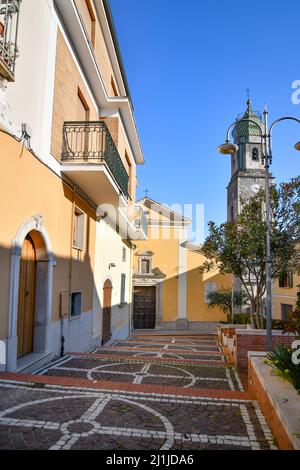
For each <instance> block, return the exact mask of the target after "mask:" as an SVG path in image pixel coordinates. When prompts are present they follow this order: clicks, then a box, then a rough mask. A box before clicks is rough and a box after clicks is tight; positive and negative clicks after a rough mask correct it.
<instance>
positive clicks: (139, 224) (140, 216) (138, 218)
mask: <svg viewBox="0 0 300 470" xmlns="http://www.w3.org/2000/svg"><path fill="white" fill-rule="evenodd" d="M135 227H136V228H140V229H142V230H143V232H144V234H145V235H146V236H147V235H148V219H147V217H146V214H145V212H144V211H143V209H142V208H141V207H140V206H136V208H135Z"/></svg>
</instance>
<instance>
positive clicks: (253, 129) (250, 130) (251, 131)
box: [232, 99, 264, 141]
mask: <svg viewBox="0 0 300 470" xmlns="http://www.w3.org/2000/svg"><path fill="white" fill-rule="evenodd" d="M239 119H251V121H254V122H256V123H257V124H254V122H247V121H243V122H239V123H237V125H236V126H235V128H234V129H233V132H232V135H233V137H234V140H235V141H240V139H241V137H242V138H244V139H245V140H247V138H249V137H250V136H257V137H260V136H261V132H260V130H259V127H260V129H261V130H262V131H263V127H264V125H263V121H262V116H261V114H260V112H259V111H253V109H252V103H251V100H250V99H248V101H247V109H246V112H245V113H244V114H239V115H238V117H237V119H236V120H237V121H238V120H239ZM258 126H259V127H258Z"/></svg>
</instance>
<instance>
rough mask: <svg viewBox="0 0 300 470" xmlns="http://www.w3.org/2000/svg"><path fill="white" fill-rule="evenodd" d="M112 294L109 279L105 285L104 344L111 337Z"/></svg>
mask: <svg viewBox="0 0 300 470" xmlns="http://www.w3.org/2000/svg"><path fill="white" fill-rule="evenodd" d="M111 294H112V284H111V282H110V281H109V280H107V281H106V282H105V284H104V287H103V323H102V344H105V343H107V341H109V340H110V337H111Z"/></svg>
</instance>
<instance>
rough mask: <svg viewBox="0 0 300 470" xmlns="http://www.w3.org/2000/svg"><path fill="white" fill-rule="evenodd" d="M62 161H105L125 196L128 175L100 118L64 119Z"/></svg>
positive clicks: (93, 162)
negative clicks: (70, 120) (87, 119)
mask: <svg viewBox="0 0 300 470" xmlns="http://www.w3.org/2000/svg"><path fill="white" fill-rule="evenodd" d="M62 162H65V163H66V162H67V163H74V164H75V163H76V164H80V163H92V164H97V163H104V164H106V166H107V168H108V169H109V171H110V173H111V175H112V177H113V178H114V180H115V181H116V183H117V184H118V186H119V188H120V190H121V192H122V193H123V194H124V196H126V198H127V197H128V182H129V176H128V174H127V172H126V169H125V166H124V164H123V162H122V160H121V157H120V155H119V152H118V150H117V147H116V146H115V143H114V141H113V139H112V137H111V135H110V132H109V130H108V127H107V126H106V124H105V123H104V122H103V121H86V122H85V121H82V122H65V123H64V128H63V149H62Z"/></svg>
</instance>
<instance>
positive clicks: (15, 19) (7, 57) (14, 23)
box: [0, 0, 21, 81]
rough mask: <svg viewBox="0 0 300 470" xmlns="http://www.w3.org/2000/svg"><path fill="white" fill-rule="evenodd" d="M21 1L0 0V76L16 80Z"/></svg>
mask: <svg viewBox="0 0 300 470" xmlns="http://www.w3.org/2000/svg"><path fill="white" fill-rule="evenodd" d="M20 4H21V0H0V75H2V76H3V77H4V78H6V79H7V80H9V81H13V80H14V74H15V65H16V58H17V57H18V55H19V49H18V46H17V39H18V26H19V13H20Z"/></svg>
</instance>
